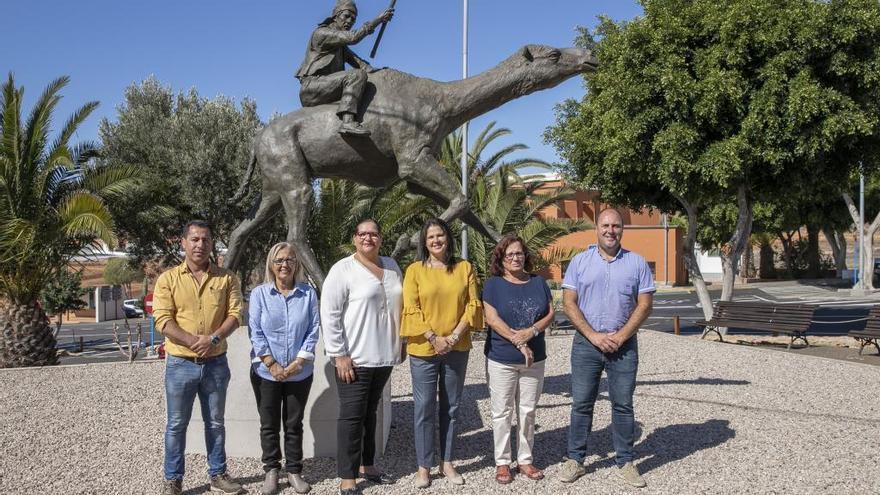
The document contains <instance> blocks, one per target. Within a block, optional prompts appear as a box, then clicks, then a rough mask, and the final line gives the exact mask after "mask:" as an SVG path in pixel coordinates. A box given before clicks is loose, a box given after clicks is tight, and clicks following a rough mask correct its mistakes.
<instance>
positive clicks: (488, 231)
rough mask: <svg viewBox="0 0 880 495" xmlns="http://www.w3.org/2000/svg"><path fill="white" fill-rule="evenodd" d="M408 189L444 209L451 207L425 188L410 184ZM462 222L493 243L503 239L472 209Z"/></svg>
mask: <svg viewBox="0 0 880 495" xmlns="http://www.w3.org/2000/svg"><path fill="white" fill-rule="evenodd" d="M407 189H408V190H409V192H411V193H414V194H419V195H422V196H425V197H426V198H430V199H431V200H433V201H434V202H435V203H437V204H438V205H440V206H442V207H443V208H446V207H448V206H449V202H448V201H444V200H443V198H441V197H438V196H437V195H436V194H433V193H432V192H431V191H428V190H427V189H423V188H421V187H419V186H417V185H416V184H413V183H408V184H407ZM461 221H462V222H464V223H465V224H467V225H469V226H470V227H472V228H473V229H474V230H476V231H477V232H479V233H481V234H483V235H484V236H486V237H488V238H490V239H492V240H493V241H496V242H497V241H498V240H500V239H501V238H500V237H499V236H498V234H497V233H496V232H495V230H494V229H492V228H491V227H489V226H487V225H485V224H483V221H482V220H480V217H478V216H477V215H476V213H474V212H473V211H471V209H470V208H468V209H467V210H465V213H464V215H462V216H461Z"/></svg>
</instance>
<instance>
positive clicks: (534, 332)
mask: <svg viewBox="0 0 880 495" xmlns="http://www.w3.org/2000/svg"><path fill="white" fill-rule="evenodd" d="M540 333H541V332H539V331H538V327H536V326H533V327H532V335H533V336H535V337H537V336H538V335H540Z"/></svg>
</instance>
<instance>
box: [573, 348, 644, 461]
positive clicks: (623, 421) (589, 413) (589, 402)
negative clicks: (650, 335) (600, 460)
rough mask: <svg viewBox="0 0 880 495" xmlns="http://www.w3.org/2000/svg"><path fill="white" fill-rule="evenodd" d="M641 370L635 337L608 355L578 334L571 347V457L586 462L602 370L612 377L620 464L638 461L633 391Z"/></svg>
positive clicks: (613, 426)
mask: <svg viewBox="0 0 880 495" xmlns="http://www.w3.org/2000/svg"><path fill="white" fill-rule="evenodd" d="M638 368H639V345H638V341H637V340H636V336H635V335H633V336H632V337H631V338H630V339H629V340H627V341H626V342H625V343H624V344H623V345H622V346H620V349H618V350H617V351H616V352H613V353H609V354H605V353H603V352H602V351H600V350H599V349H598V348H596V346H594V345H593V344H592V343H591V342H590V341H589V340H587V338H586V337H584V336H583V335H581V334H580V333H575V335H574V342H573V343H572V348H571V371H572V372H571V423H570V426H569V431H568V458H569V459H572V460H574V461H577V462H578V463H581V464H582V463H583V462H584V459H586V457H587V439H588V438H589V436H590V431H591V430H592V428H593V406H594V405H595V404H596V397H597V396H598V394H599V379H600V378H601V377H602V370H605V372H606V373H607V375H608V397H609V398H610V400H611V439H612V442H613V444H614V450H615V452H616V453H617V459H616V462H617V465H618V466H623V465H624V464H626V463H627V462H632V460H633V458H634V453H633V442H634V441H635V417H634V414H633V392H634V391H635V388H636V372H637V371H638Z"/></svg>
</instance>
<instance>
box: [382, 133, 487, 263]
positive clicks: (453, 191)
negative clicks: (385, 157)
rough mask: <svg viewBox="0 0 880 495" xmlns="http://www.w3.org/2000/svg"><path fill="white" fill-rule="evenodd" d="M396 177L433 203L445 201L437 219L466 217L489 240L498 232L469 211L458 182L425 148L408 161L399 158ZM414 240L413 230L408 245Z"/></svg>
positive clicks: (400, 245)
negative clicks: (444, 207) (398, 172)
mask: <svg viewBox="0 0 880 495" xmlns="http://www.w3.org/2000/svg"><path fill="white" fill-rule="evenodd" d="M400 178H401V179H403V180H404V181H406V182H407V185H408V186H410V187H412V188H415V189H418V190H421V191H422V192H424V193H425V194H426V195H427V196H428V197H430V198H431V199H433V200H434V201H436V202H437V203H439V204H441V205H447V206H446V210H444V211H443V213H441V214H440V218H441V219H443V220H445V221H447V222H451V221H453V220H457V219H459V218H462V217H466V223H467V224H468V225H471V226H472V227H473V228H474V229H476V230H477V231H478V232H480V233H482V234H483V235H485V236H487V237H489V238H491V239H493V240H498V239H500V236H499V235H498V233H496V232H495V231H494V230H492V229H490V228H489V227H487V226H486V225H485V224H484V223H483V222H482V221H481V220H480V219H479V218H477V216H476V215H473V214H472V213H471V212H470V210H469V208H468V203H467V198H466V197H465V196H464V194H462V193H461V185H459V184H458V182H456V181H455V179H453V178H452V176H450V175H449V174H447V173H446V171H445V170H443V166H442V165H440V163H439V162H438V161H437V159H436V158H434V156H432V155H431V154H430V153H429V152H428V150H427V148H423V149H422V150H421V151H420V152H419V155H418V157H417V158H416V159H415V160H413V161H412V162H410V163H404V162H403V161H402V160H401V164H400ZM404 244H405V243H401V242H398V244H397V246H395V254H400V253H398V251H399V250H400V249H401V248H403V247H405V246H404ZM417 244H418V234H414V235H413V236H412V237H411V238H410V247H414V246H416V245H417Z"/></svg>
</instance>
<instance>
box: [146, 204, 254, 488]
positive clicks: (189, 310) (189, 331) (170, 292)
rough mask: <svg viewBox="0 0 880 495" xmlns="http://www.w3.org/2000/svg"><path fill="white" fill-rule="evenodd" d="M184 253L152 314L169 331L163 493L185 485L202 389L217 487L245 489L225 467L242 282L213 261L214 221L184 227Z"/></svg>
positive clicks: (167, 275) (159, 284)
mask: <svg viewBox="0 0 880 495" xmlns="http://www.w3.org/2000/svg"><path fill="white" fill-rule="evenodd" d="M181 238H182V240H181V245H182V246H183V251H184V254H185V260H184V262H183V263H181V264H180V265H178V266H176V267H174V268H171V269H169V270H167V271H165V272H164V273H162V275H160V276H159V279H158V280H157V281H156V289H155V291H154V293H153V315H154V316H155V318H156V328H157V329H158V330H159V331H160V332H162V334H163V335H164V336H165V352H166V356H167V357H166V358H165V403H166V407H167V410H168V414H167V422H166V426H165V463H164V470H165V482H164V484H163V487H162V488H163V489H162V493H163V494H164V495H179V494H180V493H181V492H182V490H183V475H184V469H185V461H186V459H185V457H184V450H185V444H186V428H187V426H188V425H189V419H190V416H191V415H192V408H193V402H194V401H195V398H196V395H198V397H199V401H200V404H201V406H202V417H203V418H204V420H205V446H206V451H207V452H208V476H209V478H210V483H211V490H212V491H218V492H220V493H241V492H242V488H241V485H240V484H238V483H235V482H234V481H232V478H230V477H229V475H228V474H226V448H225V437H226V429H225V426H224V424H223V416H224V410H225V407H226V388H227V386H228V385H229V365H228V364H227V362H226V338H227V337H228V336H229V335H230V334H231V333H232V332H233V331H235V329H236V328H238V325H239V322H240V321H241V288H240V287H239V282H238V278H237V277H236V276H235V275H234V274H233V273H232V272H230V271H229V270H226V269H224V268H221V267H219V266H217V265H215V264H213V263H211V260H210V255H211V253H212V251H213V238H212V236H211V229H210V227H209V226H208V224H207V223H205V222H202V221H199V220H193V221H191V222H189V223H188V224H187V225H186V227H184V229H183V232H182V236H181Z"/></svg>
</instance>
